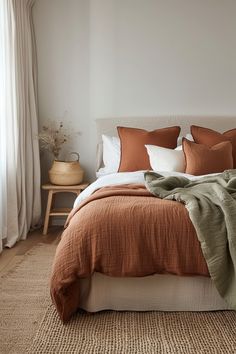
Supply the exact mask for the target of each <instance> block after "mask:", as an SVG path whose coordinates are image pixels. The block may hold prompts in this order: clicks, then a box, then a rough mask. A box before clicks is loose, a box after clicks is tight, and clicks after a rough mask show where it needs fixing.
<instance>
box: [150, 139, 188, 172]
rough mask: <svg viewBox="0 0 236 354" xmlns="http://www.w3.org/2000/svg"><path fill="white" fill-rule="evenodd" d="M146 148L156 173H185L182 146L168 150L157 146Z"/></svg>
mask: <svg viewBox="0 0 236 354" xmlns="http://www.w3.org/2000/svg"><path fill="white" fill-rule="evenodd" d="M145 147H146V149H147V152H148V155H149V160H150V165H151V167H152V169H153V170H154V171H168V172H174V171H175V172H185V157H184V153H183V150H182V145H180V146H178V147H177V148H176V149H167V148H163V147H160V146H156V145H145Z"/></svg>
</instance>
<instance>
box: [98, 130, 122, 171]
mask: <svg viewBox="0 0 236 354" xmlns="http://www.w3.org/2000/svg"><path fill="white" fill-rule="evenodd" d="M102 142H103V163H104V168H103V170H105V171H106V172H107V173H114V172H117V171H118V168H119V165H120V139H119V138H118V137H116V136H108V135H102Z"/></svg>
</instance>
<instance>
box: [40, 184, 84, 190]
mask: <svg viewBox="0 0 236 354" xmlns="http://www.w3.org/2000/svg"><path fill="white" fill-rule="evenodd" d="M88 185H89V183H81V184H76V185H73V186H58V185H56V184H52V183H47V184H43V185H42V189H46V190H65V191H70V190H76V189H78V190H83V189H85V188H87V187H88Z"/></svg>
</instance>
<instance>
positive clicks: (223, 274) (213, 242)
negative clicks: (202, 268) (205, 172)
mask: <svg viewBox="0 0 236 354" xmlns="http://www.w3.org/2000/svg"><path fill="white" fill-rule="evenodd" d="M144 178H145V184H146V187H147V189H148V190H149V191H150V192H151V193H152V194H154V195H155V196H156V197H158V198H162V199H168V200H176V201H178V202H181V203H183V204H184V205H185V207H186V208H187V210H188V213H189V217H190V219H191V221H192V223H193V226H194V228H195V230H196V233H197V236H198V240H199V242H200V243H201V248H202V252H203V255H204V257H205V260H206V262H207V266H208V270H209V273H210V276H211V278H212V280H213V281H214V284H215V286H216V288H217V290H218V292H219V294H220V295H221V296H222V297H223V298H224V299H225V301H226V302H227V303H228V305H229V307H230V308H232V309H234V310H236V169H235V170H228V171H225V172H223V173H221V174H218V175H215V176H204V177H199V178H198V179H196V180H194V181H191V180H189V179H188V178H186V177H183V176H170V177H163V176H161V175H160V174H158V173H155V172H145V174H144ZM173 222H174V221H173Z"/></svg>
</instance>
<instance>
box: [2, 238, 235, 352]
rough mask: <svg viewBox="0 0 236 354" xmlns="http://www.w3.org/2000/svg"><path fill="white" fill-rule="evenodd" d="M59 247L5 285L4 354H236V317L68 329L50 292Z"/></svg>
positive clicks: (33, 256) (88, 322)
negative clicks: (55, 253) (53, 262)
mask: <svg viewBox="0 0 236 354" xmlns="http://www.w3.org/2000/svg"><path fill="white" fill-rule="evenodd" d="M54 252H55V246H54V245H41V246H37V247H36V248H35V249H33V250H32V251H31V252H30V253H29V254H27V255H26V256H25V257H24V258H23V260H22V261H21V262H20V263H19V264H17V265H16V266H15V267H14V269H13V270H12V271H11V272H10V273H8V274H6V275H5V276H4V277H3V279H1V284H0V353H1V354H9V353H16V354H21V353H30V354H31V353H32V354H33V353H48V354H51V353H56V354H63V353H65V354H67V353H68V354H73V353H85V354H90V353H99V354H102V353H111V354H113V353H114V354H116V353H117V354H118V353H124V354H129V353H145V354H146V353H163V354H168V353H186V354H189V353H190V354H191V353H207V354H208V353H215V354H218V353H222V354H223V353H224V354H226V353H227V354H228V353H229V354H230V353H232V354H233V353H236V312H230V311H222V312H211V313H207V312H205V313H194V312H186V313H180V312H179V313H163V312H140V313H138V312H112V311H107V312H101V313H97V314H94V315H89V314H85V313H78V314H77V315H75V316H74V317H73V318H72V320H71V321H70V322H69V323H68V324H66V325H63V324H62V323H61V321H60V320H59V318H58V315H57V313H56V311H55V308H54V306H52V305H51V303H50V299H49V290H48V275H49V272H50V267H51V262H52V258H53V255H54Z"/></svg>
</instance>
